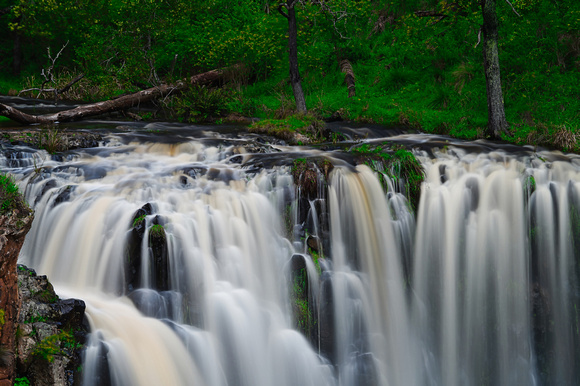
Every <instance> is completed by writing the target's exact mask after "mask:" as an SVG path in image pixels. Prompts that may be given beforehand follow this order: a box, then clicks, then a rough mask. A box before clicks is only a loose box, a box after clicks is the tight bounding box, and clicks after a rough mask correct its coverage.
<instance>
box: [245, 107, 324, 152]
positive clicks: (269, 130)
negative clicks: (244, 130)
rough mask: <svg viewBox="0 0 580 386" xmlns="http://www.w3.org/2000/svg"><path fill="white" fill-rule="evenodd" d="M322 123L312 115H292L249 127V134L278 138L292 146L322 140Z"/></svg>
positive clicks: (265, 120)
mask: <svg viewBox="0 0 580 386" xmlns="http://www.w3.org/2000/svg"><path fill="white" fill-rule="evenodd" d="M323 128H324V123H323V122H322V121H321V120H320V119H318V118H317V117H316V116H314V115H308V114H292V115H289V116H288V117H286V118H285V119H263V120H261V121H259V122H255V123H253V124H252V125H250V127H249V131H250V132H251V133H257V134H265V135H269V136H272V137H276V138H280V139H283V140H285V141H288V142H289V143H291V144H294V145H301V144H307V143H314V142H320V141H322V140H324V139H325V138H324V133H323Z"/></svg>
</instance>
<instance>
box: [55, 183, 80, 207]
mask: <svg viewBox="0 0 580 386" xmlns="http://www.w3.org/2000/svg"><path fill="white" fill-rule="evenodd" d="M76 188H77V187H76V185H67V186H65V187H63V188H62V189H61V190H60V192H59V193H58V196H56V198H55V199H54V206H57V205H58V204H61V203H63V202H67V201H69V200H70V195H71V194H72V193H73V192H74V191H75V190H76Z"/></svg>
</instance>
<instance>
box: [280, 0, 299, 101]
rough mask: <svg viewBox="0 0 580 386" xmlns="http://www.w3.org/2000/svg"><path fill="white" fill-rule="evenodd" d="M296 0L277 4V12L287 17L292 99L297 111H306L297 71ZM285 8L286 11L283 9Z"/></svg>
mask: <svg viewBox="0 0 580 386" xmlns="http://www.w3.org/2000/svg"><path fill="white" fill-rule="evenodd" d="M297 2H298V0H289V1H287V2H285V3H280V4H279V5H278V12H280V14H281V15H282V16H284V17H285V18H286V19H288V54H289V61H290V84H291V85H292V92H293V93H294V100H295V101H296V109H297V110H298V112H301V113H305V112H306V100H305V99H304V91H302V83H301V82H300V72H299V71H298V27H297V25H296V10H295V8H294V7H295V5H296V3H297ZM284 8H286V11H284Z"/></svg>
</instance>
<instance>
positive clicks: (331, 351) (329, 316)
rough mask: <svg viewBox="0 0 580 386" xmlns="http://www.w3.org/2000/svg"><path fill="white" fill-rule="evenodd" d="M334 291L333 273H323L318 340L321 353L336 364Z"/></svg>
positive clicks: (321, 277) (321, 276)
mask: <svg viewBox="0 0 580 386" xmlns="http://www.w3.org/2000/svg"><path fill="white" fill-rule="evenodd" d="M333 297H334V291H333V288H332V273H331V272H330V271H323V272H322V274H321V275H320V294H319V298H320V303H319V306H318V323H319V331H320V336H319V339H318V342H319V349H320V353H321V354H322V355H323V356H324V357H326V358H328V360H329V361H330V362H331V363H333V364H336V341H335V339H334V337H335V336H336V335H335V332H336V327H335V322H334V299H333Z"/></svg>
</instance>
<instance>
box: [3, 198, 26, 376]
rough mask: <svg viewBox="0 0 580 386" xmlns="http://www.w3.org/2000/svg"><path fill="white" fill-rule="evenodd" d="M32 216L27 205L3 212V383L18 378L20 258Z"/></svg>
mask: <svg viewBox="0 0 580 386" xmlns="http://www.w3.org/2000/svg"><path fill="white" fill-rule="evenodd" d="M32 218H33V216H32V213H31V211H29V210H28V209H27V208H26V207H25V206H22V207H20V208H19V209H15V210H12V211H10V212H9V213H8V214H4V215H1V216H0V351H1V355H0V357H1V359H2V361H1V363H0V386H4V385H11V384H12V382H13V381H14V365H15V356H14V353H15V348H16V340H15V337H16V330H17V324H16V320H17V319H18V311H19V298H18V284H17V283H18V280H17V277H16V261H17V260H18V254H19V253H20V248H21V247H22V243H23V242H24V237H25V236H26V233H27V232H28V230H29V229H30V225H31V224H32Z"/></svg>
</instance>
